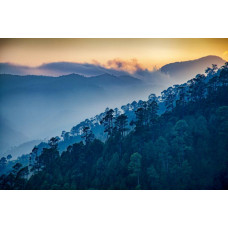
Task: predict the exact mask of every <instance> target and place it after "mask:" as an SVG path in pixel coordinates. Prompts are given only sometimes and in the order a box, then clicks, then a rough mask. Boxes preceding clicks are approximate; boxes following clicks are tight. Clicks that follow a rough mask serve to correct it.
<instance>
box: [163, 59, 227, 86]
mask: <svg viewBox="0 0 228 228" xmlns="http://www.w3.org/2000/svg"><path fill="white" fill-rule="evenodd" d="M224 63H225V60H223V59H222V58H220V57H218V56H213V55H210V56H206V57H202V58H199V59H196V60H191V61H184V62H175V63H170V64H167V65H165V66H163V67H161V69H160V70H161V72H163V73H165V74H169V75H170V76H171V77H172V78H173V79H174V78H175V83H183V82H184V81H186V80H189V79H191V78H192V77H193V76H195V75H196V74H202V73H204V72H205V69H207V67H211V65H212V64H217V65H218V67H221V66H222V65H223V64H224Z"/></svg>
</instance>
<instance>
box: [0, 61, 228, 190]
mask: <svg viewBox="0 0 228 228" xmlns="http://www.w3.org/2000/svg"><path fill="white" fill-rule="evenodd" d="M227 97H228V63H226V64H225V65H224V66H223V67H221V68H220V69H218V70H217V69H215V68H213V69H210V70H209V71H207V74H206V76H205V75H199V74H198V75H197V76H196V77H195V78H192V79H191V80H189V81H187V82H186V83H184V84H181V85H174V86H172V87H169V88H167V89H166V90H164V91H163V92H162V95H161V96H159V97H157V96H156V95H155V94H151V95H150V96H149V98H148V100H147V101H138V102H136V101H133V102H132V103H131V104H127V105H124V106H122V112H120V111H118V109H114V110H112V109H108V108H107V109H106V110H105V112H104V113H100V114H99V115H96V116H95V117H94V118H92V119H90V120H88V119H87V120H85V121H84V122H83V123H81V124H79V125H77V126H75V127H73V128H72V130H71V132H63V133H62V135H61V138H60V137H52V138H51V139H50V140H49V141H48V144H47V145H46V146H45V145H39V147H38V148H34V149H33V151H32V153H31V154H30V155H29V156H28V155H27V156H22V157H21V158H20V159H18V160H17V161H7V162H5V160H4V158H2V159H1V166H0V171H1V172H0V173H5V175H1V176H0V189H33V190H34V189H53V190H54V189H59V190H60V189H65V190H66V189H75V190H82V189H83V190H84V189H87V190H90V189H91V190H94V189H101V190H114V189H122V190H123V189H127V190H139V189H144V190H149V189H156V190H165V189H172V190H209V189H210V190H214V189H217V190H225V189H228V168H227V164H228V99H227ZM161 109H162V112H161ZM159 111H160V112H159ZM132 116H133V118H131V117H132ZM99 119H101V121H99ZM130 120H131V121H130ZM93 126H95V127H96V126H103V133H104V135H105V136H106V138H105V139H104V140H103V141H101V140H99V139H97V137H94V135H93V132H92V131H91V130H93ZM72 137H80V138H81V141H80V142H76V143H75V142H73V141H71V142H69V138H72ZM63 142H68V143H69V145H68V146H67V147H66V149H64V150H63V151H61V150H60V147H61V145H60V144H61V143H63ZM41 146H42V149H41ZM39 149H41V152H40V153H38V150H39ZM26 159H27V162H26ZM18 162H19V163H18ZM20 163H21V164H20ZM13 165H14V166H13ZM9 166H10V167H12V166H13V168H9ZM12 169H13V170H12ZM11 170H12V171H11ZM6 172H8V173H6Z"/></svg>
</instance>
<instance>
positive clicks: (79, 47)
mask: <svg viewBox="0 0 228 228" xmlns="http://www.w3.org/2000/svg"><path fill="white" fill-rule="evenodd" d="M207 55H217V56H220V57H221V58H223V59H224V60H226V61H228V39H206V38H205V39H204V38H200V39H197V38H196V39H192V38H191V39H162V38H161V39H158V38H156V39H154V38H151V39H135V38H129V39H128V38H127V39H95V38H87V39H54V38H53V39H52V38H49V39H47V38H44V39H24V38H23V39H19V38H17V39H0V63H12V64H18V65H25V66H29V67H37V66H40V65H42V64H44V63H50V62H63V61H64V62H77V63H92V64H97V65H102V66H104V67H108V68H114V69H115V68H119V66H120V65H119V64H121V63H123V64H121V67H122V68H123V70H127V71H134V68H135V66H137V65H140V66H141V67H142V68H145V69H149V70H152V69H153V68H154V67H157V68H159V67H162V66H163V65H165V64H167V63H171V62H177V61H187V60H193V59H197V58H200V57H203V56H207Z"/></svg>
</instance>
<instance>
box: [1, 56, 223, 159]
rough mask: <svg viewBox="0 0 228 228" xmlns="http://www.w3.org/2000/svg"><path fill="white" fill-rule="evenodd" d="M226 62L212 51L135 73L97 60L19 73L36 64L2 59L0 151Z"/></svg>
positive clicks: (5, 150) (159, 90)
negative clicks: (42, 72)
mask: <svg viewBox="0 0 228 228" xmlns="http://www.w3.org/2000/svg"><path fill="white" fill-rule="evenodd" d="M224 62H225V61H224V60H222V59H221V58H220V57H217V56H207V57H204V58H201V59H197V60H193V61H187V62H180V63H171V64H168V65H165V66H163V67H162V68H161V69H160V70H157V71H151V72H150V71H148V70H145V71H138V72H137V74H135V75H130V74H129V73H127V72H121V71H115V70H113V71H112V70H110V69H106V68H103V67H99V66H95V65H93V64H82V65H81V64H74V63H71V64H67V63H64V64H63V63H50V64H46V65H42V67H39V70H40V69H41V68H42V70H44V69H45V70H48V71H47V72H51V71H53V70H54V69H56V72H63V71H64V70H65V71H67V72H72V71H73V70H74V72H75V73H73V74H68V75H64V76H59V77H50V76H37V75H29V76H19V75H20V74H23V72H29V71H30V70H31V68H28V67H22V66H20V67H19V66H15V65H11V64H4V63H1V64H0V73H3V72H4V74H1V75H0V106H1V109H0V120H1V128H0V136H1V141H0V155H1V154H5V153H6V152H7V151H9V150H10V148H11V147H14V146H17V145H20V144H23V143H25V142H28V143H27V144H24V145H22V146H21V147H20V151H22V148H27V149H28V148H30V147H31V145H30V143H29V141H33V140H42V139H44V138H46V137H50V136H53V135H59V134H60V133H61V131H62V130H70V128H71V127H72V126H74V125H76V124H77V123H79V122H81V121H83V120H85V119H86V118H91V117H92V116H95V115H96V114H97V113H101V112H103V111H104V110H105V108H106V107H107V106H108V107H110V108H115V107H121V105H123V104H126V103H129V102H132V101H133V100H136V101H137V100H140V99H142V100H145V99H147V97H148V95H149V94H151V93H157V94H158V93H159V92H161V91H162V90H164V89H165V88H167V87H168V86H170V85H173V84H177V83H180V82H183V81H186V80H188V79H190V78H193V77H194V76H195V75H196V74H197V73H201V72H202V73H203V72H204V70H205V69H206V68H207V67H209V66H211V64H212V63H213V64H217V65H218V66H221V65H222V64H223V63H224ZM69 66H70V68H69ZM12 69H13V72H18V75H10V74H5V73H7V72H8V73H10V72H11V73H12ZM77 69H80V70H79V71H81V72H84V73H85V75H87V76H88V75H90V76H91V74H93V75H95V73H99V74H97V75H96V76H93V77H86V76H83V75H81V74H78V72H77ZM88 69H89V71H88V73H86V70H88ZM10 70H11V71H10ZM28 70H29V71H28ZM36 70H38V68H37V69H36ZM37 72H39V71H37ZM110 72H111V73H110ZM76 73H77V74H76ZM113 73H116V74H113ZM25 145H26V146H25ZM27 145H29V146H27ZM27 149H26V150H27ZM14 151H16V149H15V148H14ZM25 152H26V151H25Z"/></svg>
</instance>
